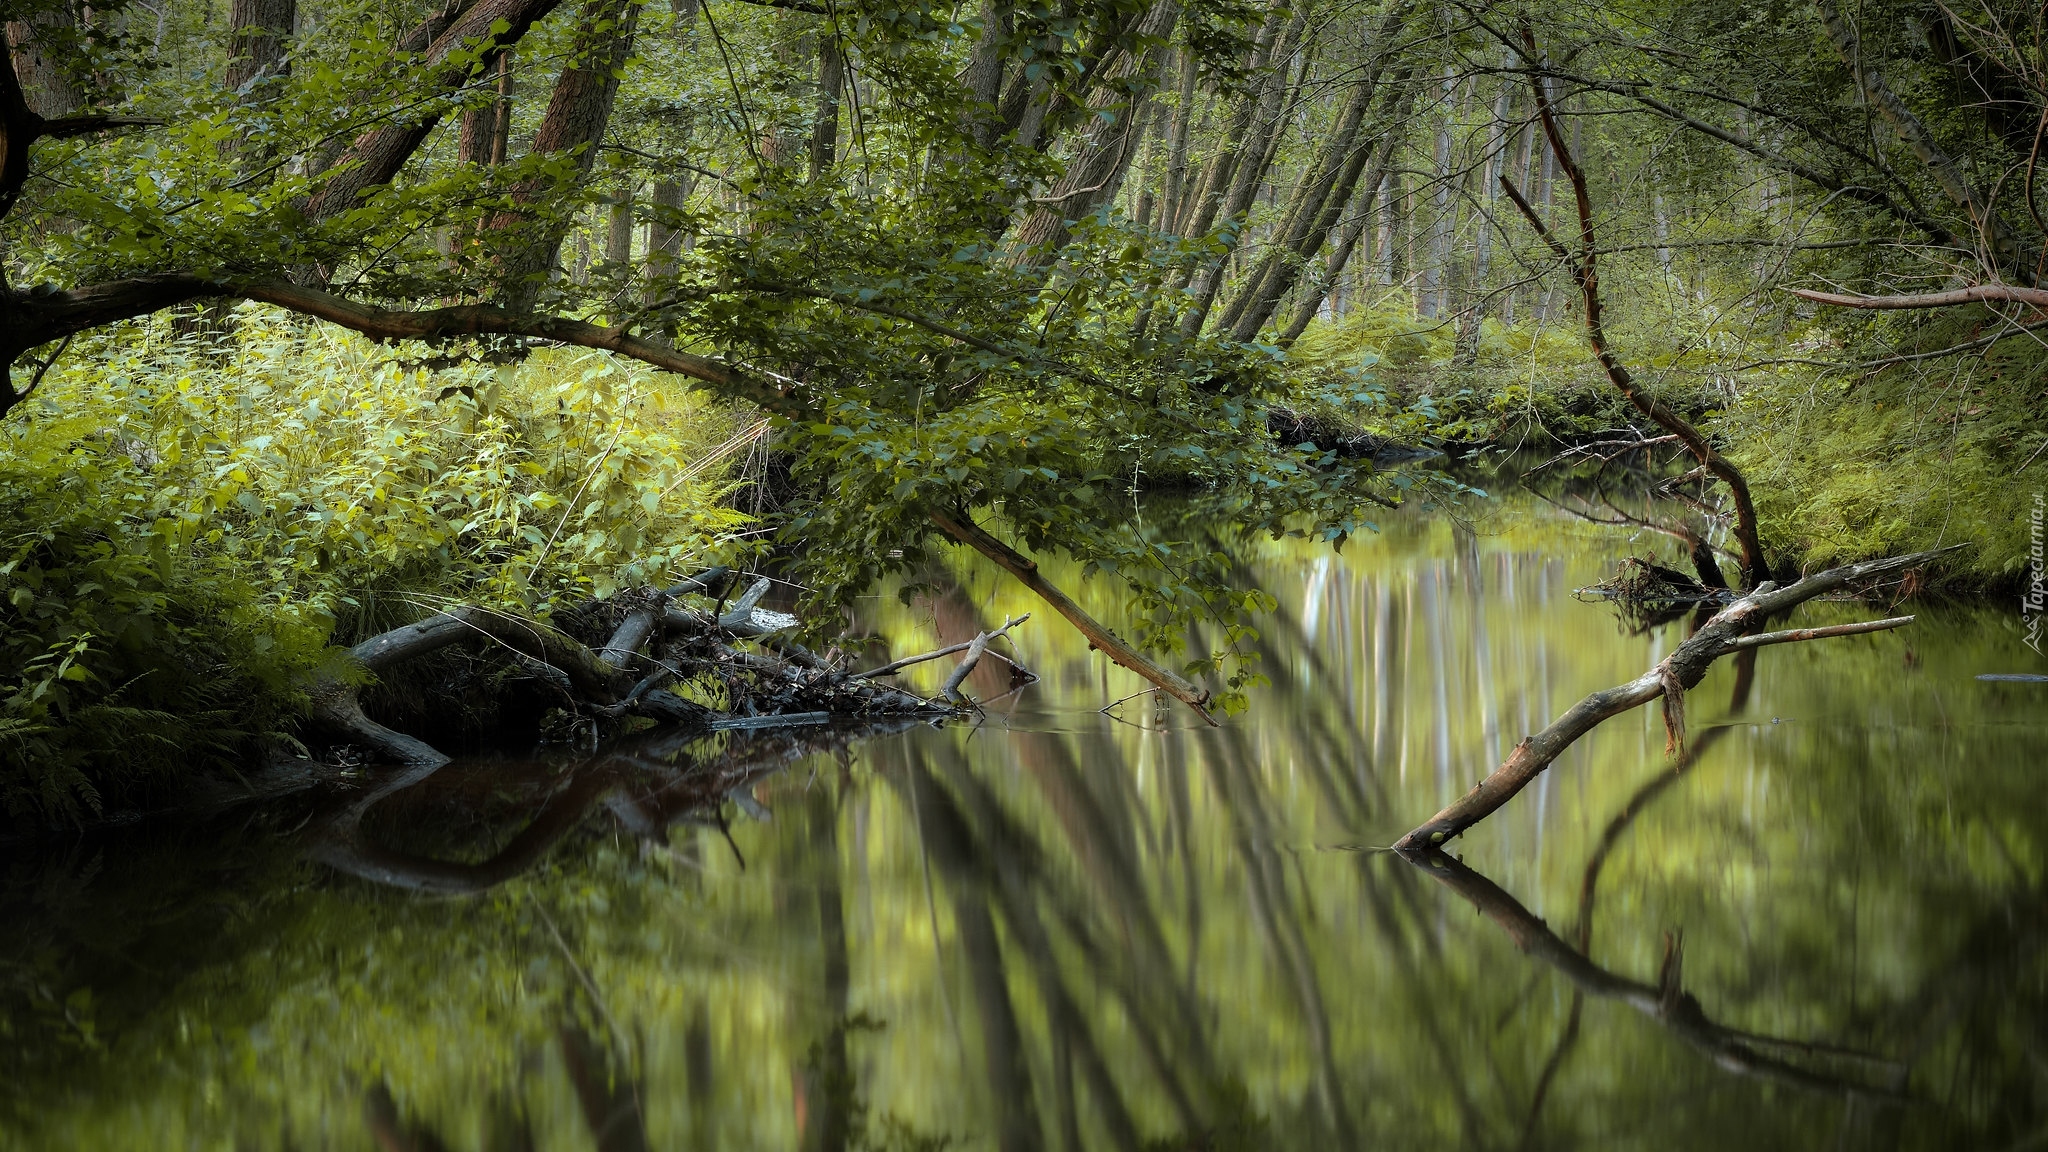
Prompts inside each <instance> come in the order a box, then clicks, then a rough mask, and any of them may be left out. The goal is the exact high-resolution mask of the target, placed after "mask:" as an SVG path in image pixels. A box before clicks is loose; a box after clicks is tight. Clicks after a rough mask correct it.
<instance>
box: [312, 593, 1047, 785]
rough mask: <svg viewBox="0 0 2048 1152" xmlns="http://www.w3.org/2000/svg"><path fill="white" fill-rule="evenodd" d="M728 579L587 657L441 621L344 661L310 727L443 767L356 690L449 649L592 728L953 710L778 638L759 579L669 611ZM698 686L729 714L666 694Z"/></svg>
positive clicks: (517, 633)
mask: <svg viewBox="0 0 2048 1152" xmlns="http://www.w3.org/2000/svg"><path fill="white" fill-rule="evenodd" d="M729 577H730V573H729V572H728V571H727V570H725V569H722V568H721V569H712V570H711V571H709V572H705V573H700V574H699V575H697V576H694V577H691V578H690V579H688V580H685V581H682V582H680V583H678V584H676V585H675V586H673V587H671V588H668V589H665V590H646V591H643V592H639V593H636V594H635V595H636V597H637V600H636V601H631V602H629V603H631V604H632V606H631V607H630V608H629V610H627V611H626V612H625V614H624V616H623V618H622V619H621V620H620V622H619V623H618V624H617V626H616V627H615V628H613V630H612V631H611V633H610V639H609V640H607V641H606V642H605V643H604V644H603V645H602V646H601V647H599V648H598V649H596V650H595V651H593V650H592V649H590V648H588V647H585V646H584V645H583V644H582V643H580V642H579V641H577V640H576V639H575V638H574V637H571V636H569V635H567V634H565V633H563V632H562V631H560V630H558V629H555V628H551V627H549V626H547V625H544V624H541V623H538V622H536V621H533V620H527V619H522V618H520V617H517V616H513V615H509V614H507V613H502V612H493V611H490V610H488V609H484V608H478V607H457V608H451V609H448V610H447V611H444V612H441V613H438V614H436V615H434V616H432V617H430V618H428V619H426V620H422V621H420V622H418V623H416V624H408V625H405V626H404V627H401V628H394V629H392V630H391V631H389V632H385V633H383V634H381V635H378V636H373V637H371V638H370V639H368V640H365V641H363V642H362V643H360V644H357V645H356V646H355V647H354V648H352V649H350V651H349V660H350V662H351V663H352V664H353V665H354V667H353V668H352V669H350V670H349V672H348V673H347V674H329V675H324V676H321V677H320V678H318V679H317V680H316V682H315V683H313V684H312V685H311V686H310V688H309V693H308V694H309V695H310V696H311V698H312V705H313V708H312V712H313V717H314V719H315V720H316V721H318V722H319V723H320V724H321V725H322V726H324V727H325V728H327V729H328V730H329V731H330V732H332V733H333V734H334V735H336V736H338V737H340V738H342V739H345V740H347V741H349V742H351V743H354V744H356V745H359V746H362V747H364V748H366V749H368V750H369V751H370V752H371V753H372V754H373V755H374V756H375V757H376V758H378V759H381V760H386V761H390V762H394V763H398V764H402V765H406V766H408V767H414V768H436V767H439V766H440V765H443V764H446V763H448V759H449V758H448V756H447V755H446V754H444V753H443V752H441V751H440V750H439V749H437V748H435V747H433V746H432V745H431V744H428V743H427V742H425V741H423V740H421V739H419V738H417V737H415V736H411V735H408V734H406V733H403V732H398V731H395V730H393V729H391V728H388V727H386V726H384V725H382V724H380V723H378V722H377V721H375V720H373V719H371V718H370V717H369V716H368V715H366V714H365V713H364V711H363V707H362V701H361V698H360V693H359V689H358V683H359V682H360V681H362V680H364V679H369V678H375V677H377V676H379V675H382V674H385V673H388V672H390V671H391V670H392V669H394V668H396V667H398V666H399V665H401V664H404V663H406V662H407V661H410V660H415V659H418V658H419V657H422V656H425V655H428V654H429V653H432V652H437V651H439V650H441V649H443V648H447V647H449V646H451V645H455V644H477V645H483V646H487V648H489V649H495V650H498V651H501V652H504V653H506V654H508V655H509V657H510V658H511V659H513V660H516V661H517V662H518V663H519V665H520V666H521V667H522V669H523V670H524V671H525V672H527V673H529V674H531V675H532V676H534V677H535V678H537V679H539V680H540V681H542V682H544V683H546V684H548V685H550V686H551V687H552V688H553V689H554V691H555V692H556V693H557V694H558V695H559V696H560V697H561V698H562V699H563V701H564V703H565V705H566V706H567V708H568V709H569V710H570V711H572V712H573V713H575V714H576V715H578V716H588V717H590V718H592V720H593V721H597V720H621V719H625V718H629V717H640V718H643V719H648V720H653V721H655V722H656V723H659V724H668V725H676V726H680V727H682V728H686V729H690V730H697V731H723V730H732V729H755V728H774V727H788V726H793V725H810V724H816V723H821V722H823V721H825V720H829V719H831V718H833V717H838V716H855V717H881V716H921V717H928V718H937V717H942V716H947V715H951V714H954V713H955V712H957V711H958V710H959V709H958V708H957V707H956V706H955V705H954V704H949V703H945V702H941V701H934V700H926V699H923V698H922V697H919V696H916V695H913V694H911V693H909V692H905V691H903V690H902V689H900V688H895V687H891V686H888V685H883V684H869V683H864V682H863V680H862V678H861V677H856V676H848V675H846V674H845V673H844V672H842V671H841V670H839V669H837V668H835V667H833V666H832V665H831V664H830V663H828V662H827V661H826V660H824V659H823V658H822V657H819V656H818V655H817V654H815V653H813V652H811V651H810V650H809V649H806V648H804V647H803V646H802V645H800V644H797V643H796V642H795V641H794V640H791V639H789V638H788V637H786V636H783V635H781V633H784V632H787V631H788V630H789V629H791V628H793V627H795V626H796V625H797V623H798V621H797V618H796V617H794V616H791V615H789V614H788V613H784V612H775V611H771V610H769V609H765V608H762V607H760V606H759V605H760V601H761V598H762V597H763V596H764V595H765V594H766V593H767V591H768V588H769V586H770V581H768V580H766V579H760V580H756V581H755V582H754V583H753V584H752V585H751V586H750V587H748V588H747V590H746V591H745V592H744V593H742V594H741V595H740V596H739V598H738V599H737V600H735V601H734V602H733V603H732V605H731V606H730V607H729V608H727V609H726V610H725V611H722V612H720V611H718V610H717V608H714V609H713V611H711V612H707V611H703V610H699V609H694V608H689V607H686V606H683V605H680V604H676V603H673V602H672V601H673V600H674V599H675V598H676V597H679V596H684V595H692V594H700V595H707V596H722V595H723V594H724V592H725V591H726V590H727V589H728V588H729V585H730V579H729ZM719 607H724V606H723V604H720V605H719ZM714 612H715V613H716V615H714ZM1019 622H1021V621H1012V622H1011V623H1012V624H1016V623H1019ZM743 640H752V641H755V642H756V643H758V644H759V645H760V646H761V647H763V648H765V649H767V650H768V651H767V652H766V653H762V652H752V651H746V650H743V649H741V648H740V647H738V644H739V642H740V641H743ZM696 676H708V677H710V678H712V679H715V680H718V681H720V682H721V683H722V684H723V686H724V688H725V691H726V694H727V696H728V697H729V698H730V699H731V701H732V709H733V713H734V714H731V715H728V714H726V713H722V712H719V711H716V710H714V709H711V708H708V707H706V706H704V705H702V704H699V703H696V702H694V701H691V700H687V699H685V698H683V697H682V696H679V695H677V694H676V693H674V692H672V691H669V686H670V685H672V684H674V683H676V682H677V681H680V680H687V679H689V678H691V677H696Z"/></svg>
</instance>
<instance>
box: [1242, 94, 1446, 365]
mask: <svg viewBox="0 0 2048 1152" xmlns="http://www.w3.org/2000/svg"><path fill="white" fill-rule="evenodd" d="M1408 79H1409V76H1408V74H1407V73H1406V72H1404V73H1403V74H1402V76H1401V77H1400V78H1399V79H1398V80H1396V81H1395V84H1396V85H1397V89H1396V90H1397V91H1399V92H1401V93H1402V95H1401V96H1400V98H1399V100H1398V101H1397V102H1396V104H1395V105H1394V110H1393V115H1392V116H1391V117H1390V118H1389V125H1388V127H1387V129H1386V131H1385V132H1384V133H1382V134H1381V136H1380V140H1379V144H1378V145H1377V146H1376V147H1375V148H1374V149H1373V151H1372V161H1371V163H1370V165H1369V166H1368V167H1367V168H1366V170H1365V175H1364V179H1363V182H1362V186H1363V187H1364V188H1365V195H1364V197H1363V198H1362V199H1361V200H1360V201H1359V202H1358V204H1357V206H1356V207H1355V208H1354V210H1353V212H1352V216H1351V219H1350V221H1349V222H1348V223H1346V224H1345V225H1344V228H1343V230H1342V232H1340V233H1339V236H1338V240H1337V246H1336V247H1335V248H1334V249H1332V250H1331V252H1330V255H1329V259H1328V262H1327V263H1326V264H1325V266H1324V269H1323V276H1322V280H1321V282H1320V283H1319V284H1318V285H1317V286H1316V287H1314V288H1311V289H1310V290H1309V291H1308V292H1306V293H1304V294H1303V296H1302V299H1301V303H1300V304H1299V305H1297V306H1296V307H1295V310H1294V318H1293V319H1292V320H1291V321H1289V323H1288V325H1287V327H1286V329H1285V330H1284V331H1282V332H1281V333H1280V336H1279V338H1278V339H1277V340H1276V341H1275V343H1276V344H1278V345H1279V346H1280V347H1282V348H1286V347H1289V346H1291V345H1293V343H1294V342H1295V341H1296V340H1299V339H1300V338H1301V334H1302V333H1303V332H1306V331H1307V330H1308V326H1309V322H1310V321H1312V320H1314V319H1315V318H1316V314H1317V312H1318V311H1320V310H1321V308H1322V303H1323V298H1324V295H1325V293H1328V292H1333V291H1336V290H1338V289H1340V288H1341V287H1342V284H1343V280H1342V277H1343V276H1344V275H1345V274H1346V269H1347V268H1349V267H1350V266H1351V258H1352V253H1353V252H1354V251H1356V249H1357V247H1358V242H1359V241H1360V240H1361V239H1363V238H1364V237H1365V236H1367V235H1368V234H1369V233H1370V232H1371V231H1372V229H1373V228H1374V227H1375V226H1377V227H1378V228H1380V229H1381V232H1382V235H1381V239H1380V247H1381V250H1382V254H1383V255H1384V254H1385V250H1386V249H1387V248H1389V247H1390V246H1391V242H1390V241H1389V240H1388V238H1387V236H1386V229H1387V228H1388V227H1389V225H1388V224H1387V221H1388V220H1390V219H1391V216H1390V214H1389V213H1388V211H1387V207H1386V205H1385V204H1384V203H1383V202H1382V200H1383V197H1384V195H1385V193H1386V190H1387V169H1388V168H1389V167H1390V166H1391V165H1392V164H1393V159H1394V151H1395V149H1397V148H1398V147H1399V146H1400V137H1401V122H1402V121H1403V120H1405V119H1406V118H1407V115H1408V109H1409V107H1410V106H1411V105H1412V103H1413V99H1414V89H1413V88H1412V87H1409V86H1408V84H1407V81H1408ZM1347 302H1348V301H1346V300H1345V299H1344V297H1342V296H1341V295H1340V296H1337V297H1336V298H1335V299H1333V304H1332V307H1333V310H1334V311H1336V313H1337V314H1338V315H1342V313H1343V308H1342V306H1341V305H1342V304H1343V303H1347Z"/></svg>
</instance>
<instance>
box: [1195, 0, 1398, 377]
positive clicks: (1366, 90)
mask: <svg viewBox="0 0 2048 1152" xmlns="http://www.w3.org/2000/svg"><path fill="white" fill-rule="evenodd" d="M1408 11H1409V8H1408V6H1407V5H1398V6H1396V7H1394V8H1393V9H1390V10H1389V11H1388V12H1387V14H1386V16H1385V17H1384V18H1383V19H1382V20H1381V22H1380V25H1379V27H1378V28H1377V29H1376V31H1375V32H1374V34H1373V37H1372V44H1373V47H1374V49H1375V51H1374V54H1373V56H1372V57H1371V58H1370V63H1369V64H1368V65H1367V66H1366V67H1365V68H1364V70H1363V71H1362V73H1361V74H1360V76H1359V79H1358V81H1357V83H1356V84H1355V85H1354V87H1353V89H1352V93H1351V96H1350V99H1349V100H1347V101H1346V103H1345V106H1344V110H1343V112H1342V113H1341V114H1340V116H1339V118H1338V122H1337V126H1336V128H1335V130H1334V132H1333V134H1332V136H1331V138H1330V139H1329V141H1328V143H1327V144H1326V146H1325V147H1324V149H1323V150H1322V151H1321V152H1320V154H1319V155H1318V156H1317V158H1316V160H1315V161H1314V162H1313V163H1311V164H1310V166H1309V167H1308V169H1307V171H1306V172H1305V173H1304V176H1303V179H1302V183H1301V184H1300V185H1299V186H1298V188H1297V189H1296V192H1295V196H1294V200H1293V203H1292V204H1291V205H1290V207H1289V209H1288V214H1287V219H1286V220H1285V221H1284V222H1283V223H1282V225H1281V226H1280V228H1279V229H1278V230H1277V231H1276V233H1275V243H1274V245H1273V247H1272V249H1271V250H1270V251H1269V252H1268V254H1267V256H1266V259H1265V261H1264V262H1263V263H1262V264H1261V265H1260V266H1259V268H1258V270H1257V271H1256V272H1254V273H1253V274H1252V275H1251V277H1250V278H1249V279H1248V280H1247V281H1246V283H1245V286H1244V289H1243V290H1242V291H1241V292H1239V294H1238V297H1237V299H1236V300H1235V301H1233V302H1232V306H1231V308H1230V309H1229V311H1227V312H1226V313H1225V315H1224V318H1223V323H1224V324H1225V325H1227V326H1229V327H1230V330H1231V336H1232V338H1233V339H1236V340H1239V341H1249V340H1252V339H1254V338H1255V337H1256V336H1257V335H1258V333H1259V330H1260V329H1262V328H1264V327H1265V325H1266V321H1268V320H1270V319H1272V316H1273V312H1274V310H1275V309H1277V308H1278V307H1279V306H1280V301H1281V300H1282V299H1284V298H1285V297H1286V295H1287V293H1288V292H1290V291H1291V290H1292V289H1293V288H1294V285H1295V283H1296V282H1297V281H1299V280H1300V278H1301V272H1302V269H1304V268H1306V267H1307V266H1308V262H1309V261H1310V260H1312V259H1314V257H1315V255H1316V253H1317V252H1320V251H1321V250H1322V247H1323V245H1324V243H1326V242H1327V241H1328V239H1329V236H1330V231H1331V229H1333V228H1335V227H1336V226H1337V221H1338V218H1339V217H1340V216H1341V215H1342V212H1343V208H1344V206H1345V205H1346V204H1348V203H1349V202H1350V200H1351V197H1352V194H1353V193H1354V192H1355V191H1356V190H1357V187H1358V180H1359V177H1360V176H1361V175H1362V174H1363V173H1364V171H1365V168H1366V165H1367V164H1368V163H1370V161H1371V159H1372V157H1373V154H1374V152H1375V150H1376V149H1375V148H1374V146H1373V144H1372V143H1370V142H1367V141H1365V140H1363V139H1361V136H1362V135H1363V129H1364V124H1365V117H1366V112H1367V111H1368V110H1369V109H1370V108H1371V106H1372V104H1373V102H1374V101H1375V100H1376V99H1378V97H1379V90H1380V76H1381V73H1382V70H1383V69H1384V68H1385V66H1386V64H1387V61H1388V60H1389V58H1390V56H1391V52H1390V51H1389V47H1390V46H1391V44H1392V43H1393V41H1394V40H1395V38H1396V36H1397V35H1398V33H1399V31H1400V29H1401V25H1402V24H1403V23H1404V22H1405V20H1406V18H1407V14H1408ZM1408 79H1409V74H1408V73H1407V72H1403V73H1402V74H1401V76H1400V77H1399V78H1397V79H1396V80H1395V82H1394V83H1395V86H1396V89H1397V90H1400V89H1405V87H1406V84H1407V80H1408Z"/></svg>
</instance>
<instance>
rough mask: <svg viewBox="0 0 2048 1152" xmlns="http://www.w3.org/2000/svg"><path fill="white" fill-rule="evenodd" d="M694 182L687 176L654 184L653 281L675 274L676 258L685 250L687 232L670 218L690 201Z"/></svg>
mask: <svg viewBox="0 0 2048 1152" xmlns="http://www.w3.org/2000/svg"><path fill="white" fill-rule="evenodd" d="M691 183H692V181H691V180H690V178H689V177H688V176H684V177H683V178H681V179H677V180H657V181H655V182H654V203H653V209H654V213H653V217H652V219H650V220H649V221H648V224H647V277H648V279H650V280H655V281H660V280H666V279H667V278H668V277H670V276H673V275H675V273H676V258H677V257H678V256H680V255H682V251H683V234H684V230H683V229H682V228H679V227H676V226H674V225H673V224H672V223H670V218H671V217H672V216H673V214H674V213H676V212H680V211H681V210H682V207H683V203H684V201H686V200H688V199H689V196H690V185H691Z"/></svg>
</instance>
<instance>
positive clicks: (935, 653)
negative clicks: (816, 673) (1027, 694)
mask: <svg viewBox="0 0 2048 1152" xmlns="http://www.w3.org/2000/svg"><path fill="white" fill-rule="evenodd" d="M1029 619H1031V613H1029V612H1026V613H1025V614H1023V615H1022V616H1019V617H1016V618H1015V619H1013V620H1011V621H1010V622H1009V623H1007V624H1005V625H1003V626H1002V627H1001V628H998V629H996V630H995V631H993V632H989V633H986V635H987V636H988V637H989V639H991V640H993V639H994V638H996V637H997V636H1001V635H1002V634H1003V633H1005V632H1008V631H1009V630H1010V629H1012V628H1015V627H1016V626H1017V625H1019V624H1022V623H1023V622H1025V621H1026V620H1029ZM979 639H981V637H980V636H976V637H975V640H979ZM972 647H974V640H966V641H962V642H961V643H958V644H948V645H946V646H945V647H944V648H935V649H933V650H932V651H930V652H920V653H918V654H917V655H915V656H905V657H904V658H903V659H901V660H891V661H890V662H889V663H887V664H884V665H882V666H881V667H880V668H870V669H868V670H867V671H865V672H856V673H854V674H853V675H851V676H848V677H847V679H848V680H849V681H852V680H872V679H873V678H875V677H877V676H887V675H890V674H892V673H895V672H901V671H902V670H903V669H905V668H908V667H910V666H911V665H913V664H923V663H925V662H926V661H929V660H937V659H939V658H940V657H942V656H951V655H952V654H953V653H955V652H965V651H967V650H968V649H969V648H972ZM996 658H997V659H998V660H1009V658H1008V657H1006V656H1004V655H1003V654H1002V653H1000V652H998V653H996ZM1009 663H1010V664H1011V666H1012V667H1021V665H1018V664H1017V663H1016V662H1015V661H1013V660H1009Z"/></svg>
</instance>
